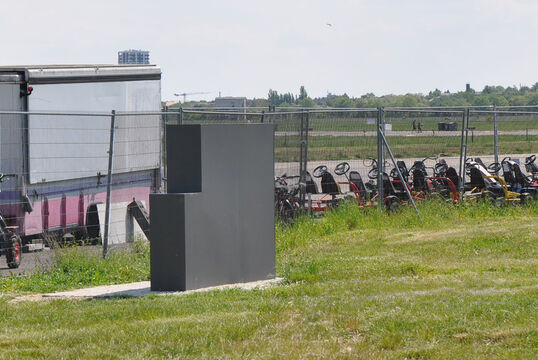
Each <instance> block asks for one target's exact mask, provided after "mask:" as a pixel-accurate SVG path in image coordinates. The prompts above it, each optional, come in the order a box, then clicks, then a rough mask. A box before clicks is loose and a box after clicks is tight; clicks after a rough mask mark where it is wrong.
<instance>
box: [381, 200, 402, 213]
mask: <svg viewBox="0 0 538 360" xmlns="http://www.w3.org/2000/svg"><path fill="white" fill-rule="evenodd" d="M384 202H385V204H384V205H385V210H386V211H387V213H391V212H395V211H396V210H398V207H399V206H400V199H398V197H396V196H389V197H387V198H386V199H385V201H384Z"/></svg>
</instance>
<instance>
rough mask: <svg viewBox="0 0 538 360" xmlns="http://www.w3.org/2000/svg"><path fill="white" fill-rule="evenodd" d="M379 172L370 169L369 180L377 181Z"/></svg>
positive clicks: (375, 169)
mask: <svg viewBox="0 0 538 360" xmlns="http://www.w3.org/2000/svg"><path fill="white" fill-rule="evenodd" d="M377 175H378V171H377V168H373V169H370V171H368V179H371V180H375V179H377Z"/></svg>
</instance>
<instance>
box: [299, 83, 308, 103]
mask: <svg viewBox="0 0 538 360" xmlns="http://www.w3.org/2000/svg"><path fill="white" fill-rule="evenodd" d="M307 97H308V93H307V92H306V89H305V88H304V86H302V85H301V88H300V89H299V97H298V98H297V100H303V99H306V98H307Z"/></svg>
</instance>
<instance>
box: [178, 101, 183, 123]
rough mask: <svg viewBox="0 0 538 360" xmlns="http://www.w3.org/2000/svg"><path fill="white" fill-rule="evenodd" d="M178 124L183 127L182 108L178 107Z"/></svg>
mask: <svg viewBox="0 0 538 360" xmlns="http://www.w3.org/2000/svg"><path fill="white" fill-rule="evenodd" d="M178 124H179V125H183V107H181V106H180V107H179V121H178Z"/></svg>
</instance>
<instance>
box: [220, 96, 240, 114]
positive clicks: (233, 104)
mask: <svg viewBox="0 0 538 360" xmlns="http://www.w3.org/2000/svg"><path fill="white" fill-rule="evenodd" d="M214 106H215V107H216V108H246V107H247V98H246V97H231V96H226V97H218V98H215V105H214ZM245 111H246V110H245Z"/></svg>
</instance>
